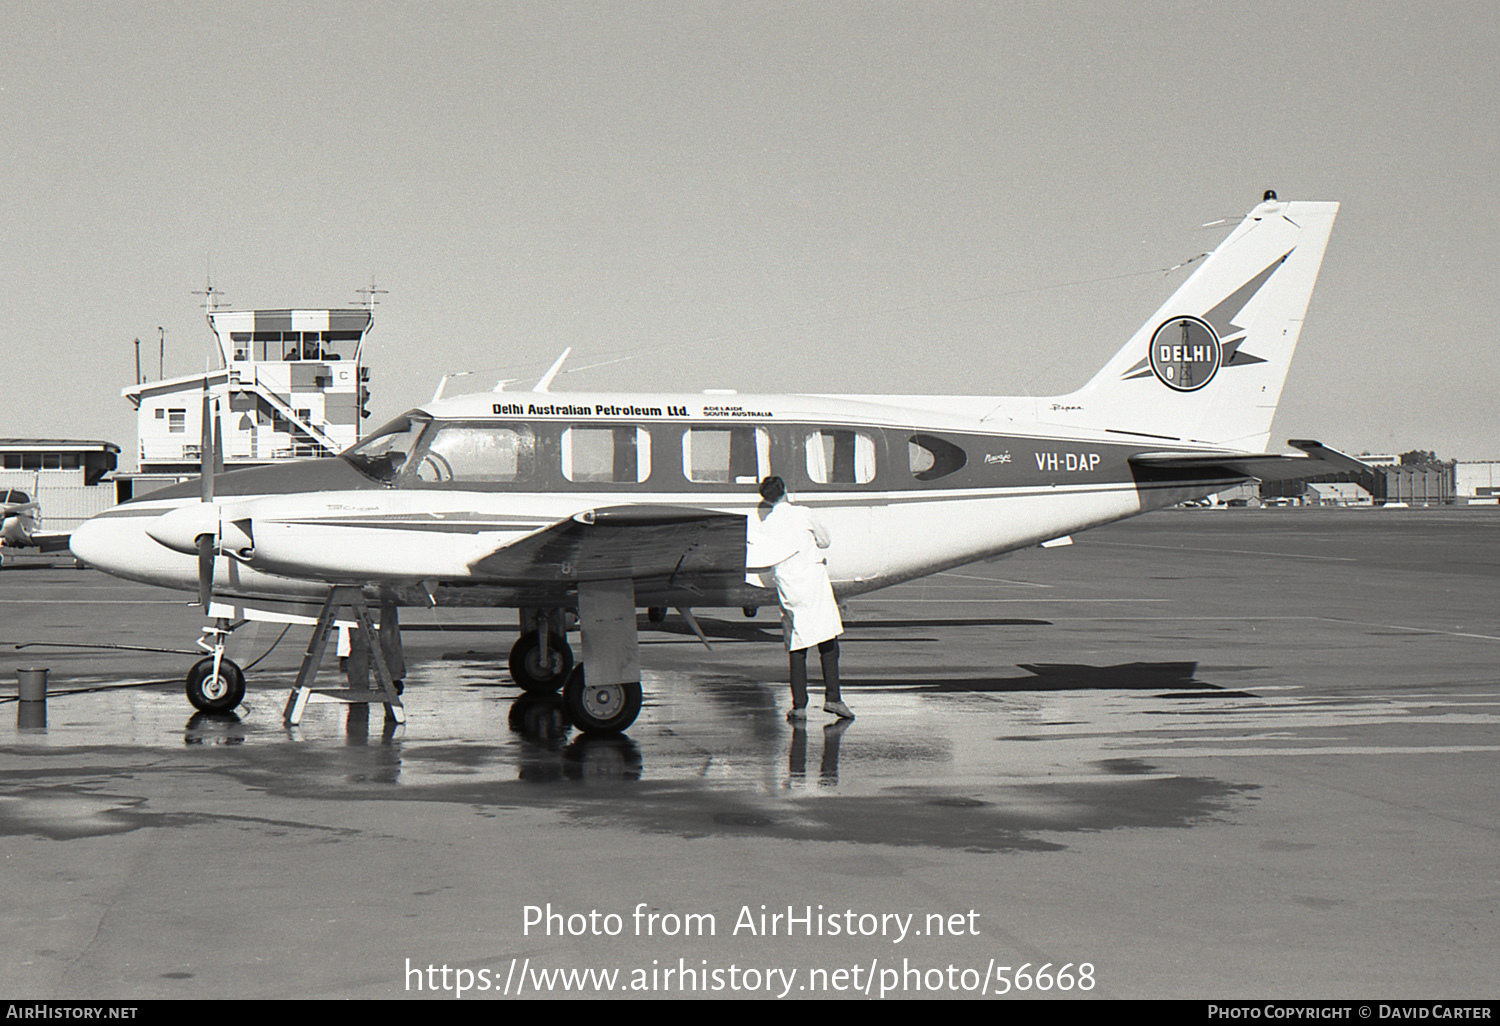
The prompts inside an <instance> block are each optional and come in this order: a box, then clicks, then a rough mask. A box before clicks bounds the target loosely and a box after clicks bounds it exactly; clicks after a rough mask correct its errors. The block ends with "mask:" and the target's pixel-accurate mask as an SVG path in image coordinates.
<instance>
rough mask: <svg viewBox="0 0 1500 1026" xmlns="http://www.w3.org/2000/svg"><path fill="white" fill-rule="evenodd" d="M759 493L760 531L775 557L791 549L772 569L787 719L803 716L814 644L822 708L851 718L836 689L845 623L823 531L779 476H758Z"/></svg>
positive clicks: (805, 713)
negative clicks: (786, 680)
mask: <svg viewBox="0 0 1500 1026" xmlns="http://www.w3.org/2000/svg"><path fill="white" fill-rule="evenodd" d="M760 497H761V498H762V499H764V500H765V501H764V502H763V503H762V504H761V505H760V507H759V508H758V509H757V510H756V517H757V518H758V520H759V522H760V523H759V531H760V533H761V536H762V537H763V538H764V539H765V541H766V542H767V543H769V544H770V545H771V546H772V547H773V548H774V549H775V550H776V552H777V554H778V556H779V555H781V554H782V553H785V552H790V555H786V556H785V557H784V558H780V559H779V561H778V562H777V563H776V564H775V565H774V566H773V567H772V568H771V579H772V580H773V581H774V582H775V585H776V598H777V600H778V601H779V602H780V603H781V634H782V639H783V640H784V641H785V643H786V649H787V659H788V662H789V663H790V674H791V680H792V711H791V712H789V713H787V719H788V720H801V719H806V718H807V650H808V649H809V648H811V647H812V646H814V645H817V646H818V657H819V660H820V661H821V662H822V664H823V709H824V711H825V712H830V713H833V714H834V715H835V716H837V717H839V719H843V720H852V719H854V713H853V712H851V711H850V709H849V707H848V706H847V705H845V704H844V702H843V696H842V694H841V693H840V691H839V640H838V636H839V635H840V634H842V633H844V624H843V621H842V620H841V619H840V618H839V607H838V603H837V602H836V601H835V600H834V597H833V585H832V584H830V583H829V580H828V567H827V565H826V563H825V562H824V559H823V556H822V553H821V552H820V551H819V550H820V549H826V548H828V545H829V538H828V532H827V531H826V530H824V528H823V525H821V524H820V523H818V521H817V520H816V518H814V517H813V515H812V512H811V511H810V510H808V509H807V507H805V506H798V505H796V504H795V503H793V502H791V501H790V500H789V499H788V498H787V494H786V482H785V481H783V480H782V479H781V478H779V477H774V476H773V477H768V478H766V479H765V480H764V481H762V482H761V483H760Z"/></svg>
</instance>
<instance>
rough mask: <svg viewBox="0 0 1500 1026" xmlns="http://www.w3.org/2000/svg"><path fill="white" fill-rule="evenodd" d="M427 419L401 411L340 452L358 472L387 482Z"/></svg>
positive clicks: (414, 444) (398, 466)
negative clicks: (398, 415)
mask: <svg viewBox="0 0 1500 1026" xmlns="http://www.w3.org/2000/svg"><path fill="white" fill-rule="evenodd" d="M429 423H431V421H429V420H427V419H425V418H417V417H413V416H412V415H411V414H405V415H403V416H400V417H397V418H396V419H395V420H393V421H391V422H390V423H389V424H387V425H385V426H384V427H382V428H381V429H380V430H378V431H376V432H375V433H374V434H373V435H371V436H370V437H368V438H366V439H365V440H364V441H362V442H360V443H359V444H357V445H355V446H353V447H352V448H349V449H345V450H344V451H343V452H342V453H340V455H341V456H342V457H343V458H344V459H345V460H347V461H348V462H349V463H350V464H351V465H352V466H353V467H354V468H355V469H356V470H358V471H359V472H360V473H362V474H364V475H366V476H367V477H372V478H374V479H375V480H376V481H380V482H383V483H385V484H390V483H392V482H393V481H395V479H396V475H397V474H399V473H401V469H402V467H404V466H405V465H406V460H407V457H408V456H410V455H411V451H412V449H413V448H415V446H416V444H417V439H418V438H420V437H421V435H422V429H423V428H425V427H427V425H428V424H429Z"/></svg>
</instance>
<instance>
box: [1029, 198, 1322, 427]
mask: <svg viewBox="0 0 1500 1026" xmlns="http://www.w3.org/2000/svg"><path fill="white" fill-rule="evenodd" d="M1337 213H1338V204H1337V203H1310V202H1293V203H1284V202H1280V201H1278V200H1277V199H1276V196H1275V193H1267V194H1266V199H1265V201H1264V202H1262V203H1261V204H1260V205H1259V206H1257V207H1256V208H1255V209H1254V210H1252V211H1250V213H1249V214H1248V215H1246V217H1245V219H1244V221H1242V222H1241V223H1240V225H1239V226H1238V227H1237V228H1235V230H1234V231H1233V232H1231V233H1230V235H1229V237H1228V238H1226V239H1225V240H1224V241H1223V242H1222V243H1220V245H1219V247H1218V248H1217V249H1215V250H1214V251H1213V253H1212V254H1210V255H1209V257H1208V259H1207V260H1205V261H1204V262H1203V263H1202V264H1201V265H1200V266H1199V268H1198V270H1197V271H1196V272H1195V273H1194V274H1193V275H1192V276H1191V277H1190V278H1188V280H1187V281H1185V282H1184V283H1183V284H1182V286H1181V287H1180V288H1179V289H1178V290H1177V291H1176V292H1175V293H1173V295H1172V297H1171V298H1170V299H1168V300H1167V301H1166V303H1164V304H1163V305H1162V307H1161V308H1160V309H1159V310H1157V312H1156V314H1155V315H1154V316H1153V317H1152V318H1151V319H1150V320H1149V321H1147V322H1146V323H1145V324H1144V325H1143V326H1142V327H1141V328H1140V330H1139V331H1137V332H1136V333H1135V334H1134V335H1133V336H1132V337H1131V339H1130V341H1129V342H1127V343H1126V344H1125V347H1124V348H1123V349H1121V350H1120V351H1119V352H1118V353H1116V354H1115V355H1114V357H1113V358H1112V359H1111V360H1110V361H1109V362H1108V363H1107V364H1105V366H1104V369H1103V370H1101V371H1100V372H1099V373H1098V374H1096V375H1095V376H1094V378H1093V380H1091V381H1090V382H1089V383H1088V384H1086V385H1084V386H1083V388H1081V389H1079V390H1078V391H1077V392H1074V393H1072V394H1071V395H1068V396H1065V397H1060V398H1059V400H1058V401H1057V402H1056V403H1054V404H1053V409H1054V411H1059V412H1055V413H1054V414H1052V415H1051V416H1049V417H1048V418H1047V419H1049V420H1053V419H1055V420H1057V421H1058V422H1066V423H1069V424H1073V425H1079V426H1089V427H1094V428H1099V429H1106V430H1110V431H1112V432H1118V433H1123V434H1126V435H1141V436H1144V437H1150V438H1156V439H1167V440H1174V441H1183V442H1195V443H1196V442H1206V443H1210V444H1213V445H1215V446H1220V447H1224V448H1230V449H1238V450H1241V451H1246V452H1262V451H1264V449H1265V446H1266V442H1267V440H1268V437H1269V434H1270V430H1271V418H1272V417H1273V416H1274V415H1275V413H1276V404H1277V401H1278V400H1279V399H1280V398H1281V388H1282V385H1283V384H1284V383H1285V381H1286V375H1287V369H1288V368H1289V367H1290V366H1291V360H1292V352H1293V350H1294V349H1295V348H1296V345H1297V337H1298V335H1299V334H1300V333H1301V330H1302V319H1303V317H1304V315H1305V314H1306V312H1307V305H1308V302H1309V300H1310V299H1311V298H1312V290H1313V284H1314V282H1315V281H1316V280H1317V276H1318V269H1319V267H1320V266H1321V265H1322V262H1323V252H1324V250H1325V249H1326V248H1327V245H1328V235H1329V232H1330V231H1331V230H1332V228H1333V220H1334V217H1335V215H1336V214H1337Z"/></svg>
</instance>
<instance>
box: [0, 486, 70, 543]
mask: <svg viewBox="0 0 1500 1026" xmlns="http://www.w3.org/2000/svg"><path fill="white" fill-rule="evenodd" d="M40 514H41V507H40V506H39V505H38V503H37V502H36V500H34V499H32V498H31V496H29V495H27V494H26V493H25V492H23V491H20V490H19V489H16V488H0V547H3V548H9V549H26V548H32V549H40V550H41V551H43V552H61V551H62V550H63V549H66V548H67V547H68V536H67V535H66V534H43V533H42V532H41V531H39V530H37V526H38V524H39V522H40Z"/></svg>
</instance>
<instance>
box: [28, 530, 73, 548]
mask: <svg viewBox="0 0 1500 1026" xmlns="http://www.w3.org/2000/svg"><path fill="white" fill-rule="evenodd" d="M71 537H73V536H72V535H70V534H33V535H32V536H31V539H30V540H31V544H32V545H34V546H36V547H37V548H39V549H41V550H42V551H43V552H61V551H62V550H63V549H66V548H67V547H68V539H69V538H71Z"/></svg>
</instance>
